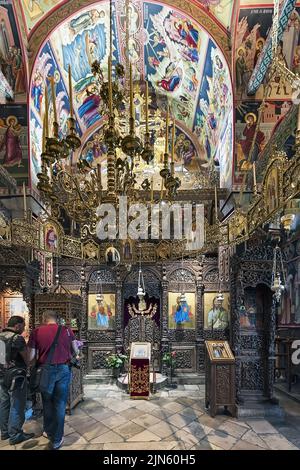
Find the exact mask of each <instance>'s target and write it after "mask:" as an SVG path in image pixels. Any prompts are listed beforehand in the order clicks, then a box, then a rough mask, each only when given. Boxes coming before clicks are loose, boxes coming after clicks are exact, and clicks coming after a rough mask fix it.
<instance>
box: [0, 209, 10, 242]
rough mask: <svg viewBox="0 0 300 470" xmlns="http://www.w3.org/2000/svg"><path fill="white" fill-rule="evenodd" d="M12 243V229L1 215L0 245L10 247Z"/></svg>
mask: <svg viewBox="0 0 300 470" xmlns="http://www.w3.org/2000/svg"><path fill="white" fill-rule="evenodd" d="M10 241H11V228H10V224H9V222H8V220H6V218H5V217H4V216H3V215H2V214H1V213H0V244H1V245H9V244H10Z"/></svg>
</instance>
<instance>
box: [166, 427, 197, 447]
mask: <svg viewBox="0 0 300 470" xmlns="http://www.w3.org/2000/svg"><path fill="white" fill-rule="evenodd" d="M166 440H170V441H174V440H176V441H179V442H182V444H184V446H185V449H187V450H188V449H190V448H191V447H193V446H194V445H196V444H197V443H198V442H199V439H198V438H197V437H196V436H194V435H193V434H191V433H190V432H187V431H184V430H183V429H179V430H177V431H175V432H174V434H172V435H171V436H169V437H168V438H167V439H166Z"/></svg>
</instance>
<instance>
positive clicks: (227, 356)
mask: <svg viewBox="0 0 300 470" xmlns="http://www.w3.org/2000/svg"><path fill="white" fill-rule="evenodd" d="M205 346H206V358H205V375H206V381H205V384H206V387H205V404H206V408H208V407H209V410H210V415H211V416H212V417H214V416H216V413H217V409H218V407H220V406H224V407H225V410H227V409H228V410H229V411H230V412H231V414H232V416H236V404H235V359H234V356H233V354H232V352H231V349H230V347H229V344H228V342H227V341H219V340H214V341H205Z"/></svg>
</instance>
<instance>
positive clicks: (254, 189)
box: [252, 162, 257, 194]
mask: <svg viewBox="0 0 300 470" xmlns="http://www.w3.org/2000/svg"><path fill="white" fill-rule="evenodd" d="M252 171H253V191H254V194H256V193H257V187H256V166H255V162H253V164H252Z"/></svg>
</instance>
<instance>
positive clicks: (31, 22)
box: [18, 0, 234, 33]
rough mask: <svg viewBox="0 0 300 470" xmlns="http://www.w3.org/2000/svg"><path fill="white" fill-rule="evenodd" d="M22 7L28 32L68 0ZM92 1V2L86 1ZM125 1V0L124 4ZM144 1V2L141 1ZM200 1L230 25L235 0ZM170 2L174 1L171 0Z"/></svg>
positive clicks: (29, 0) (33, 0) (27, 0)
mask: <svg viewBox="0 0 300 470" xmlns="http://www.w3.org/2000/svg"><path fill="white" fill-rule="evenodd" d="M18 1H19V4H20V6H21V8H22V12H23V17H24V20H25V24H26V29H27V32H28V33H30V32H31V30H32V29H33V28H34V26H35V25H36V24H37V23H39V22H40V21H41V20H43V19H45V17H46V16H47V15H48V14H49V13H51V11H53V9H55V8H56V7H59V6H60V5H61V4H63V3H65V1H66V0H18ZM86 3H87V4H88V3H92V2H88V1H87V2H86ZM124 3H125V2H124V1H123V4H124ZM141 3H142V2H141ZM198 3H199V4H200V5H201V6H202V7H203V8H204V9H205V10H207V11H208V12H209V13H210V14H211V15H213V16H214V17H215V18H216V19H217V20H218V21H219V22H220V23H221V24H222V25H223V26H224V27H225V28H228V27H230V25H231V17H232V10H233V5H234V0H199V1H198ZM170 4H172V2H171V1H170Z"/></svg>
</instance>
